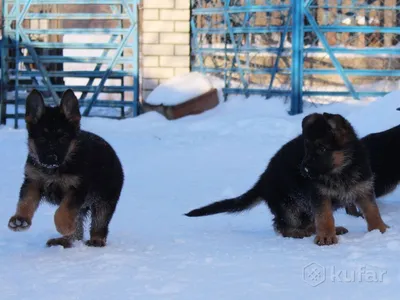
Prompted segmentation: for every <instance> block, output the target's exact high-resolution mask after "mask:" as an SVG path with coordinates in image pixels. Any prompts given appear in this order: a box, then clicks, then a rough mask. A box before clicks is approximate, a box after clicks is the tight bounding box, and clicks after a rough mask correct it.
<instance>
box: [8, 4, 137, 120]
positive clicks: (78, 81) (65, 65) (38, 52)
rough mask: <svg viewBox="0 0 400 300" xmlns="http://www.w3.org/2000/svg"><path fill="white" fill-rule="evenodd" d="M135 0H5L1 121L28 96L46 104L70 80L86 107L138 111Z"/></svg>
mask: <svg viewBox="0 0 400 300" xmlns="http://www.w3.org/2000/svg"><path fill="white" fill-rule="evenodd" d="M138 2H139V0H3V12H2V13H3V18H4V27H3V30H2V36H3V46H2V48H1V51H2V55H1V58H2V70H1V76H2V77H1V84H2V91H3V93H2V96H1V106H0V109H1V113H0V115H1V116H2V118H1V122H2V123H5V122H6V120H7V119H8V118H12V119H14V124H15V127H18V119H20V118H22V117H23V109H24V108H23V105H24V104H25V96H26V93H28V92H29V91H30V90H32V89H33V88H36V89H38V90H41V91H42V92H43V93H44V95H45V96H46V102H48V103H49V104H58V103H59V101H60V95H61V94H62V92H63V91H65V90H66V89H68V88H72V89H73V90H74V91H75V92H76V93H77V95H78V96H79V101H80V104H81V106H82V110H83V112H82V113H83V115H85V116H88V115H92V112H93V109H94V108H97V109H99V108H104V107H105V108H110V107H112V108H115V111H114V112H113V113H112V114H109V116H112V117H118V118H120V117H124V116H125V115H126V113H127V111H126V109H127V108H128V109H130V111H131V112H130V113H132V114H133V115H134V116H136V115H137V114H138V103H139V102H138V95H139V87H138V85H139V76H138V72H139V53H138V50H139V46H138V26H137V25H138V24H137V21H138V11H137V9H138Z"/></svg>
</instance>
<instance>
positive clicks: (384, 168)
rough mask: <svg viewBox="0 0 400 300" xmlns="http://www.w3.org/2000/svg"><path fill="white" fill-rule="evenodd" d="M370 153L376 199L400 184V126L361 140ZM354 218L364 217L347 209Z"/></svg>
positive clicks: (351, 208)
mask: <svg viewBox="0 0 400 300" xmlns="http://www.w3.org/2000/svg"><path fill="white" fill-rule="evenodd" d="M361 142H363V144H364V145H365V147H366V149H367V151H368V157H369V160H370V165H371V170H372V173H373V175H374V190H375V197H377V198H379V197H382V196H385V195H387V194H389V193H391V192H393V191H394V190H395V189H396V187H397V185H398V184H399V182H400V156H399V153H400V125H399V126H396V127H393V128H390V129H388V130H385V131H381V132H377V133H372V134H369V135H367V136H365V137H363V138H362V139H361ZM346 212H347V214H349V215H353V216H362V214H360V213H359V212H358V210H357V208H356V207H354V206H349V207H347V208H346Z"/></svg>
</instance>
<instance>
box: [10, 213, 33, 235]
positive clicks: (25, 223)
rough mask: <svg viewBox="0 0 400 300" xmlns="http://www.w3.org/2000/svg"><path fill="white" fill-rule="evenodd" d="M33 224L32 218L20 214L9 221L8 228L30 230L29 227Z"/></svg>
mask: <svg viewBox="0 0 400 300" xmlns="http://www.w3.org/2000/svg"><path fill="white" fill-rule="evenodd" d="M31 225H32V221H31V220H29V219H27V218H24V217H20V216H13V217H11V218H10V220H9V221H8V228H10V229H11V230H13V231H25V230H28V228H29V227H31Z"/></svg>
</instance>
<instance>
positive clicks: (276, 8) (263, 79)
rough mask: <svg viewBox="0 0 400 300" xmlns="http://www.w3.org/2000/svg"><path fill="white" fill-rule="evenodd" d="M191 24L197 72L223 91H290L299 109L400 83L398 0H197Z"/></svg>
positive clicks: (293, 104)
mask: <svg viewBox="0 0 400 300" xmlns="http://www.w3.org/2000/svg"><path fill="white" fill-rule="evenodd" d="M191 29H192V30H191V31H192V41H191V45H192V70H194V71H200V72H203V73H207V74H212V75H214V76H217V77H219V78H221V79H222V80H223V81H224V84H225V87H224V95H225V96H226V97H227V96H228V95H230V94H244V95H247V96H248V95H251V94H258V95H263V96H265V97H267V98H269V97H271V96H282V97H288V98H290V99H291V109H290V113H291V114H296V113H300V112H302V105H303V99H304V98H310V99H311V101H326V100H332V99H335V98H334V97H336V99H337V97H349V98H354V99H359V98H361V97H369V96H372V97H376V96H381V95H384V94H386V93H388V92H390V91H392V90H393V89H396V88H398V87H399V82H400V81H399V80H400V43H399V42H400V1H399V0H230V1H228V0H226V1H224V0H192V19H191ZM327 98H329V99H327Z"/></svg>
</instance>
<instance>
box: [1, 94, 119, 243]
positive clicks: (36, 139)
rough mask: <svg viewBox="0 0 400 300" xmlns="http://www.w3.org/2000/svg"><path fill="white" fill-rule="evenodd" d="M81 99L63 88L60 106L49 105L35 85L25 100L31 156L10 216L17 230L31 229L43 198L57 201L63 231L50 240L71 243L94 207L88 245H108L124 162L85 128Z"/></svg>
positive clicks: (11, 225)
mask: <svg viewBox="0 0 400 300" xmlns="http://www.w3.org/2000/svg"><path fill="white" fill-rule="evenodd" d="M80 120H81V115H80V112H79V104H78V99H77V98H76V97H75V95H74V93H73V91H72V90H67V91H65V92H64V94H63V96H62V99H61V104H60V106H57V107H49V106H45V104H44V101H43V97H42V95H41V93H40V92H39V91H37V90H33V91H32V92H31V93H30V94H29V96H28V98H27V100H26V113H25V121H26V128H27V130H28V148H29V151H28V157H27V160H26V164H25V174H24V175H25V177H24V181H23V184H22V186H21V190H20V195H19V201H18V205H17V210H16V213H15V215H14V216H13V217H11V219H10V220H9V222H8V227H9V228H10V229H11V230H13V231H22V230H27V229H28V228H29V227H30V226H31V224H32V218H33V216H34V213H35V211H36V209H37V208H38V206H39V204H40V202H41V200H42V199H43V200H44V201H46V202H48V203H50V204H54V205H58V209H57V211H56V213H55V215H54V222H55V225H56V228H57V231H58V232H59V233H60V234H62V237H60V238H55V239H50V240H49V241H48V242H47V246H56V245H61V246H63V247H64V248H68V247H71V246H72V243H73V241H74V240H82V239H83V231H84V230H83V225H84V224H83V223H84V220H85V217H86V216H87V214H88V213H89V212H90V214H91V227H90V240H88V241H87V242H86V244H87V245H88V246H94V247H103V246H105V245H106V240H107V235H108V226H109V223H110V221H111V218H112V216H113V214H114V211H115V208H116V206H117V202H118V200H119V196H120V193H121V189H122V186H123V181H124V174H123V170H122V166H121V163H120V161H119V159H118V157H117V155H116V153H115V152H114V150H113V148H112V147H111V146H110V145H109V144H108V143H107V142H106V141H105V140H103V139H102V138H101V137H99V136H97V135H95V134H93V133H90V132H86V131H83V130H81V129H80Z"/></svg>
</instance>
